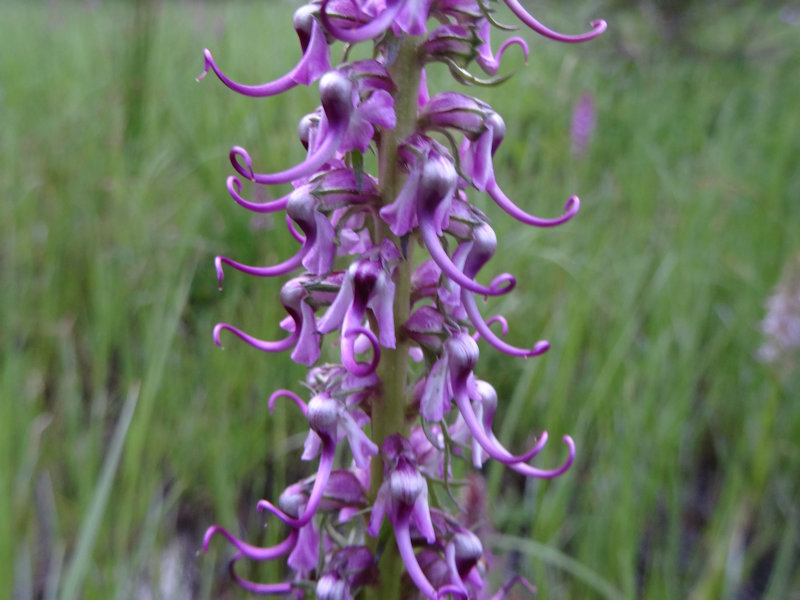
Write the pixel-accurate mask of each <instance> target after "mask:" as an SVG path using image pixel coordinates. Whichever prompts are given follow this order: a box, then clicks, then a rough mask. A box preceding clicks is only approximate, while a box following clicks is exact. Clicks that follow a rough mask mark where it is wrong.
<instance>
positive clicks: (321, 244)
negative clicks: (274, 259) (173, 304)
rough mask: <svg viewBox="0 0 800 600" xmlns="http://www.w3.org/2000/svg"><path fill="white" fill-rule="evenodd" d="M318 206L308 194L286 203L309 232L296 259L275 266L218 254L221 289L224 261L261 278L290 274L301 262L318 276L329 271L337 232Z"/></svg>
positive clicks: (295, 219)
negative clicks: (258, 265) (319, 210)
mask: <svg viewBox="0 0 800 600" xmlns="http://www.w3.org/2000/svg"><path fill="white" fill-rule="evenodd" d="M316 205H317V200H316V198H314V197H313V196H311V195H310V194H308V193H294V194H292V195H291V196H289V200H288V202H287V204H286V214H287V215H288V216H289V217H291V218H292V219H293V220H294V221H295V222H296V223H297V224H298V225H299V226H300V229H302V230H303V233H304V234H305V240H304V241H303V247H302V248H301V249H300V251H299V252H298V253H297V254H295V255H294V256H293V257H292V258H290V259H288V260H285V261H284V262H282V263H280V264H278V265H274V266H271V267H251V266H248V265H243V264H242V263H239V262H236V261H234V260H231V259H230V258H227V257H225V256H217V257H216V258H215V259H214V264H215V266H216V269H217V280H218V281H219V287H220V289H222V280H223V278H224V273H223V271H222V265H223V263H224V264H227V265H230V266H232V267H233V268H234V269H237V270H239V271H242V272H243V273H247V274H249V275H255V276H257V277H276V276H278V275H286V274H287V273H290V272H291V271H293V270H295V269H297V268H298V267H299V266H300V265H301V264H302V265H303V266H305V267H306V268H307V269H309V271H310V272H311V273H313V274H315V275H323V274H325V273H327V272H328V271H329V270H330V268H331V266H332V264H333V258H334V256H335V247H334V244H333V235H334V231H333V226H332V225H331V224H330V221H328V220H327V219H326V218H325V217H324V216H323V215H322V214H320V213H318V212H317V210H316Z"/></svg>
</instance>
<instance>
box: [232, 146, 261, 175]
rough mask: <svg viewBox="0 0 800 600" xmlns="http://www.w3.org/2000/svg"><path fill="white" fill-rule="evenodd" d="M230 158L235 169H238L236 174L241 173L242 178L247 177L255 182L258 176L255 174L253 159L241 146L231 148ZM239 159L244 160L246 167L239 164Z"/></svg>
mask: <svg viewBox="0 0 800 600" xmlns="http://www.w3.org/2000/svg"><path fill="white" fill-rule="evenodd" d="M229 157H230V159H231V164H232V165H233V168H234V169H236V172H237V173H239V174H240V175H241V176H242V177H247V179H249V180H250V181H255V178H256V175H255V173H254V172H253V159H251V158H250V154H249V153H248V152H247V150H245V149H244V148H242V147H241V146H234V147H233V148H231V151H230V153H229ZM239 157H241V158H242V159H243V160H244V166H242V165H241V164H240V163H239Z"/></svg>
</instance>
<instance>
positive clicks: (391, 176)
mask: <svg viewBox="0 0 800 600" xmlns="http://www.w3.org/2000/svg"><path fill="white" fill-rule="evenodd" d="M418 44H419V40H417V39H415V38H412V37H404V38H402V39H401V40H400V45H399V48H398V53H397V57H396V58H395V60H394V62H393V63H392V65H391V66H390V67H389V74H390V75H391V77H392V81H394V83H395V85H396V86H397V91H396V92H395V94H394V108H395V114H396V116H397V125H396V127H395V129H394V130H391V131H389V130H384V131H382V132H381V139H380V145H379V148H378V161H379V177H380V182H381V190H382V191H381V200H382V204H383V205H387V204H390V203H392V202H394V200H395V198H396V197H397V195H398V193H399V192H400V189H401V187H402V184H403V179H404V178H403V175H402V173H400V172H399V170H398V167H397V149H398V146H399V145H400V144H401V143H402V141H403V140H404V139H405V138H407V137H408V136H409V135H411V134H412V133H413V132H414V130H415V128H416V121H417V95H418V91H419V83H420V75H421V65H420V64H419V60H418V51H417V48H418ZM380 227H381V230H380V231H381V233H380V235H381V239H386V238H389V239H391V240H392V241H394V243H395V244H396V245H397V247H398V248H402V249H403V251H404V252H405V255H404V257H403V260H402V261H401V262H400V264H399V265H398V266H397V268H396V270H395V273H394V284H395V297H394V325H395V337H396V340H397V343H396V347H395V349H393V350H392V349H389V348H383V349H382V350H381V361H380V364H379V365H378V375H379V377H380V380H381V390H380V393H379V394H377V397H375V398H374V399H373V401H372V415H371V419H372V439H373V441H374V442H375V443H376V444H378V445H379V446H380V445H381V444H382V443H383V441H384V440H385V439H386V438H387V437H388V436H390V435H392V434H393V433H400V434H402V435H404V436H408V429H409V425H408V423H407V422H406V418H405V412H406V404H407V395H408V350H409V341H408V340H407V339H406V337H405V335H404V334H403V331H402V326H403V324H404V323H405V322H406V321H407V320H408V316H409V311H410V308H411V300H410V298H411V270H412V267H413V257H412V250H413V244H412V243H410V240H406V241H407V242H408V243H407V244H406V245H405V246H406V247H404V246H403V244H402V243H401V240H399V239H398V238H397V236H395V235H394V234H392V232H391V231H390V230H389V228H388V226H387V225H386V224H385V223H381V225H380ZM382 481H383V465H382V463H381V460H380V459H379V457H375V458H374V459H373V460H372V466H371V489H370V497H371V499H372V500H373V501H374V499H375V496H376V495H377V493H378V488H379V487H380V485H381V483H382ZM374 542H375V545H376V546H377V542H378V540H375V541H374ZM379 569H380V580H379V583H378V585H377V586H376V587H373V588H370V589H369V590H368V591H367V594H366V596H367V598H370V599H371V600H378V599H379V600H394V599H395V598H398V597H399V595H400V590H401V586H400V578H401V577H402V575H403V571H404V567H403V561H402V559H401V558H400V555H399V553H398V552H397V548H396V547H395V546H394V544H391V543H389V544H387V545H386V547H385V548H383V553H382V555H381V557H380V560H379Z"/></svg>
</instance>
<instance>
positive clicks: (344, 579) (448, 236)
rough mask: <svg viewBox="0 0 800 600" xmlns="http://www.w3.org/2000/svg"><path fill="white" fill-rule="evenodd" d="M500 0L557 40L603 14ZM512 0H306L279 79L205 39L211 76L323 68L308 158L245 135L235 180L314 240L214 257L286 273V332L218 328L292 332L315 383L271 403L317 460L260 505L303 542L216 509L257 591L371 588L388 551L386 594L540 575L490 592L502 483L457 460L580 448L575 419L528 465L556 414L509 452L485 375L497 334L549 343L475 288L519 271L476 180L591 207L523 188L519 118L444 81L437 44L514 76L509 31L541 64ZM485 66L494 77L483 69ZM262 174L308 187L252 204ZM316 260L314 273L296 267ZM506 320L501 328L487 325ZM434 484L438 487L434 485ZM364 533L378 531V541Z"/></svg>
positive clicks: (492, 287)
mask: <svg viewBox="0 0 800 600" xmlns="http://www.w3.org/2000/svg"><path fill="white" fill-rule="evenodd" d="M504 1H505V2H506V4H507V5H508V7H509V8H510V9H511V11H512V12H513V13H514V14H516V15H517V16H518V17H519V19H520V20H521V21H522V22H523V23H525V24H526V25H527V26H529V27H531V28H532V29H533V30H534V31H536V32H538V33H540V34H541V35H544V36H546V37H549V38H552V39H556V40H560V41H564V42H581V41H585V40H588V39H591V38H592V37H594V36H596V35H598V34H599V33H601V32H602V31H603V30H604V29H605V27H606V25H605V22H604V21H595V22H593V23H592V27H593V29H592V30H591V31H589V32H587V33H584V34H580V35H564V34H561V33H557V32H554V31H552V30H550V29H548V28H547V27H545V26H544V25H542V24H541V23H539V22H538V21H537V20H535V19H534V18H533V17H532V16H531V15H530V14H529V13H528V12H527V11H526V10H525V9H524V8H523V7H522V4H521V2H522V0H504ZM494 2H496V0H306V4H305V5H304V6H302V7H300V8H299V9H297V11H296V12H295V14H294V20H293V23H294V29H295V31H296V33H297V36H298V39H299V42H300V47H301V50H302V57H301V58H300V60H299V61H298V62H297V64H296V66H295V67H294V68H293V69H292V70H291V71H290V72H289V73H287V74H286V75H284V76H283V77H280V78H278V79H276V80H274V81H271V82H268V83H265V84H262V85H252V86H251V85H243V84H240V83H238V82H236V81H233V80H232V79H230V78H228V77H227V76H226V75H225V74H224V73H223V71H222V70H220V68H219V67H218V66H217V64H216V63H215V61H214V58H213V56H212V55H211V53H210V52H209V51H208V50H206V51H205V52H204V59H205V70H204V73H203V75H201V77H200V78H202V77H203V76H204V75H206V74H207V73H208V72H209V71H214V73H215V74H216V76H217V77H218V78H219V79H220V80H221V81H222V82H223V84H224V85H226V86H227V87H229V88H231V89H233V90H235V91H237V92H239V93H241V94H244V95H247V96H253V97H264V96H271V95H273V94H277V93H280V92H283V91H286V90H288V89H290V88H293V87H295V86H298V85H310V84H312V83H313V82H315V81H318V92H319V98H320V106H318V107H316V108H314V109H313V110H311V111H310V112H308V113H307V114H306V115H305V116H303V117H302V118H301V119H300V122H299V124H298V126H297V130H296V131H297V137H298V139H299V141H300V143H301V144H302V146H303V148H304V149H305V158H304V159H303V160H301V161H300V162H299V164H294V165H293V166H290V167H289V168H286V169H284V170H282V171H279V172H273V173H257V172H256V171H255V169H254V167H253V160H252V159H251V156H250V154H249V153H248V151H247V150H245V149H244V148H241V147H239V146H234V147H233V148H231V150H230V153H229V158H230V162H231V165H232V166H233V169H234V173H233V174H232V175H231V176H230V177H228V179H227V181H226V187H227V190H228V193H229V195H230V196H231V198H233V200H234V201H235V202H236V203H237V204H238V205H239V206H241V207H243V208H245V209H247V210H249V211H251V212H254V213H259V214H269V213H277V214H276V216H275V223H276V224H278V225H279V226H278V227H277V229H278V233H279V234H280V235H283V232H282V229H283V227H282V226H281V225H280V219H281V218H282V219H283V220H284V221H285V224H286V227H287V229H288V232H289V234H290V235H291V237H292V238H294V240H296V241H297V242H298V243H299V250H297V249H296V254H295V255H294V256H292V257H291V258H289V259H287V260H284V261H283V262H281V263H279V264H276V265H272V266H265V267H258V266H249V265H244V264H241V263H238V262H235V261H233V260H231V259H229V258H227V257H224V256H217V257H216V258H215V268H216V271H217V278H218V280H219V284H220V287H221V285H222V280H223V267H225V266H230V267H233V268H235V269H237V270H239V271H242V272H244V273H248V274H251V275H255V276H259V277H273V276H278V275H288V276H289V277H287V279H289V281H287V282H286V283H285V284H284V285H283V287H282V288H281V292H280V301H281V304H282V305H283V307H284V309H285V310H286V316H285V317H284V318H283V319H282V320H281V321H280V322H279V327H280V329H281V330H282V331H284V332H285V333H284V334H283V335H284V338H283V339H278V340H275V341H265V340H261V339H258V338H255V337H253V336H251V335H249V334H247V333H244V332H243V331H241V330H239V329H237V328H236V327H234V326H232V325H229V324H227V323H219V324H217V325H216V326H215V328H214V341H215V343H217V344H218V345H219V344H221V341H220V337H221V335H222V332H223V331H230V332H231V333H232V334H233V335H235V336H237V337H239V338H240V339H242V340H244V341H245V342H246V343H248V344H250V345H252V346H254V347H255V348H257V349H259V350H262V351H266V352H278V351H288V352H290V353H291V359H292V361H294V362H295V363H298V364H303V365H306V366H308V367H309V368H308V370H307V372H306V374H305V376H304V378H303V380H302V382H301V385H303V387H304V388H305V389H306V390H307V391H308V392H309V393H308V396H307V397H306V396H303V397H302V398H301V396H300V395H298V394H295V393H294V392H293V391H290V390H289V389H279V390H277V391H275V392H274V393H272V394H271V395H270V396H269V399H268V401H267V406H266V408H268V409H269V411H270V412H272V411H273V410H274V408H275V403H276V402H277V401H278V400H279V399H282V398H285V399H287V400H289V401H291V402H292V403H294V405H295V406H296V407H297V409H299V411H300V412H301V413H302V414H303V416H304V417H305V418H306V421H307V423H308V431H307V435H306V436H305V441H304V443H303V449H302V454H301V455H300V457H299V458H300V460H301V461H308V462H305V463H301V464H307V465H308V466H309V467H310V469H309V470H310V471H311V473H307V474H305V475H304V476H303V477H302V478H301V479H300V480H299V481H297V482H295V483H292V484H290V485H289V486H288V487H286V488H285V489H284V490H283V492H282V493H281V494H280V496H279V497H278V499H277V501H276V502H275V503H274V504H273V502H272V501H271V500H268V499H264V500H260V501H259V502H258V504H257V509H258V511H259V512H267V513H269V514H271V515H274V516H275V517H277V518H278V519H279V520H280V521H281V522H282V523H283V526H284V527H286V528H287V529H288V534H287V535H286V537H285V539H283V541H282V542H280V543H279V544H277V545H275V546H272V547H269V548H258V547H256V546H251V545H249V544H247V543H246V542H244V541H242V540H240V539H238V538H237V537H235V536H233V535H231V534H230V533H229V532H228V531H226V530H225V529H222V528H221V527H218V526H214V527H212V528H209V529H208V531H207V532H206V536H205V539H204V541H203V549H204V550H206V549H207V548H208V546H209V542H210V539H211V538H213V536H215V535H219V536H221V537H224V538H226V539H227V540H228V542H229V543H230V544H231V545H232V546H233V548H234V550H235V553H234V556H233V558H232V559H231V560H230V562H229V571H230V578H231V580H232V581H234V582H235V583H237V584H239V585H240V586H241V587H242V588H244V589H246V590H249V591H251V592H253V593H257V594H276V595H289V596H292V597H295V598H302V597H305V596H307V595H309V594H312V595H315V596H316V597H317V598H318V600H353V599H354V598H358V597H360V596H361V595H364V594H366V595H369V594H370V593H372V592H370V591H369V590H367V589H366V586H373V585H375V584H376V583H378V581H377V579H378V577H377V569H378V564H379V562H380V564H381V571H382V573H381V578H382V579H383V580H382V581H381V582H380V586H381V589H382V590H387V591H392V592H396V593H394V595H392V596H391V598H390V597H387V599H386V600H393V599H394V598H398V597H403V598H408V600H420V599H425V600H445V599H448V600H474V599H476V598H490V600H504V598H505V596H506V595H507V594H508V590H509V589H510V587H511V585H513V584H514V583H515V582H517V581H520V582H522V583H523V584H524V585H526V587H528V589H531V590H533V589H535V588H532V586H530V584H528V583H527V581H525V580H524V579H521V578H518V577H517V578H513V579H511V580H510V581H509V582H508V583H507V584H506V585H505V586H503V587H502V588H501V589H500V590H499V591H498V592H497V593H496V594H494V595H493V596H491V592H489V589H488V586H487V584H486V576H487V572H486V571H487V561H488V560H489V559H490V557H489V556H488V555H487V553H486V552H485V551H484V546H483V544H482V543H481V540H480V538H479V533H480V529H481V523H482V522H483V520H484V518H485V512H486V507H485V504H486V503H485V502H484V500H483V496H484V495H485V494H483V493H482V492H481V491H480V490H479V489H478V487H479V486H478V485H476V484H474V481H468V482H467V483H468V485H469V488H468V490H467V495H466V496H464V497H461V498H459V497H457V495H456V493H455V490H454V486H455V485H458V484H459V483H460V482H458V481H456V480H454V479H453V477H454V473H456V474H457V473H459V472H460V471H458V470H456V469H455V468H453V465H452V464H451V459H453V458H459V457H465V456H466V457H467V458H471V461H472V463H473V465H474V467H475V468H477V469H480V468H481V467H482V466H483V464H484V463H485V462H486V461H487V460H489V459H490V458H493V459H495V460H498V461H500V462H501V463H503V464H504V465H505V466H508V467H509V468H510V469H512V470H514V471H516V472H518V473H520V474H523V475H525V476H527V477H536V478H544V479H549V478H552V477H556V476H557V475H560V474H561V473H563V472H564V471H566V470H567V468H569V466H570V465H571V464H572V462H573V460H574V457H575V444H574V442H573V441H572V438H570V437H569V436H564V437H563V438H562V439H563V442H564V443H565V444H566V445H567V447H568V456H567V459H566V460H565V461H564V463H563V464H561V466H558V467H556V468H553V469H541V468H537V467H534V466H532V465H531V464H530V463H531V462H532V460H533V459H534V458H535V457H537V456H538V455H539V454H540V453H541V452H542V451H543V450H544V448H545V445H546V444H547V442H548V434H547V432H546V431H544V432H542V433H541V434H540V435H539V436H538V437H537V438H536V439H535V441H534V443H533V444H531V445H529V446H527V448H526V449H525V451H524V452H523V453H520V454H512V453H511V452H510V451H509V450H508V449H506V447H505V446H503V444H502V443H501V442H500V441H499V440H498V439H497V436H496V435H495V433H494V431H493V424H494V417H495V414H496V411H497V408H498V397H497V392H496V391H495V389H494V388H493V387H492V386H491V385H490V384H489V383H487V382H485V381H482V380H480V379H478V378H477V376H476V373H475V372H474V371H475V367H476V364H477V360H478V356H479V349H478V343H477V342H478V341H479V340H481V339H483V340H485V341H486V343H487V344H488V345H489V346H491V347H492V348H493V349H496V350H499V351H501V352H503V353H506V354H508V355H510V356H516V357H531V356H536V355H538V354H541V353H543V352H545V351H547V349H548V348H549V343H548V342H547V341H544V340H540V341H538V342H536V343H535V344H533V347H532V348H527V347H517V346H514V345H512V344H509V343H508V342H506V341H505V339H506V338H505V336H506V335H507V334H508V323H507V321H506V320H505V318H504V317H502V316H499V315H497V316H494V317H492V318H489V319H488V320H486V319H484V317H483V316H482V315H481V313H480V310H479V309H478V300H477V297H476V294H479V295H482V296H499V295H502V294H505V293H508V292H510V291H511V290H512V289H513V288H514V287H515V285H516V279H515V278H514V276H513V275H511V274H510V273H501V274H500V275H497V276H495V277H494V278H493V279H492V280H491V282H490V283H489V284H488V285H484V284H483V283H478V275H479V274H480V273H481V270H482V269H483V268H484V266H485V265H486V264H487V262H488V261H489V260H490V259H491V258H492V257H493V256H494V254H495V251H496V249H497V241H498V240H497V235H496V234H495V231H494V230H493V229H492V227H491V226H490V225H489V223H490V217H489V216H487V215H485V214H484V213H483V211H482V210H481V209H479V208H478V207H477V206H475V205H473V204H472V203H471V194H472V192H477V193H481V194H484V193H485V194H486V195H488V196H489V197H491V198H492V200H493V202H494V204H496V205H497V206H498V207H499V208H500V209H501V210H502V211H504V212H505V213H507V214H509V215H510V216H512V217H513V218H515V219H517V220H519V221H521V222H522V223H525V224H528V225H533V226H537V227H553V226H556V225H560V224H562V223H564V222H566V221H569V220H570V219H571V218H572V217H573V216H574V215H575V214H576V213H577V211H578V208H579V205H580V202H579V200H578V198H577V196H573V197H571V198H570V199H569V200H568V201H567V203H566V206H565V208H564V213H563V214H562V215H561V216H559V217H557V218H554V219H542V218H539V217H536V216H534V215H531V214H528V213H527V212H525V211H523V210H522V209H521V208H519V207H518V206H516V205H515V204H514V203H513V202H512V201H511V200H509V198H508V197H506V195H505V193H504V192H503V191H502V189H501V188H500V186H499V185H498V183H497V180H496V178H495V172H494V163H493V161H494V155H495V153H496V151H497V149H498V147H499V145H500V144H501V143H502V141H503V138H504V136H505V135H506V132H507V129H506V124H505V122H504V121H503V119H502V117H501V116H500V115H499V114H498V113H497V112H496V111H495V110H494V109H493V108H492V107H491V106H490V105H489V104H488V103H486V102H485V101H483V100H481V99H479V98H476V97H472V96H469V95H467V94H463V93H458V92H452V91H438V90H434V91H436V92H438V93H435V94H434V95H433V96H431V94H430V92H429V91H428V86H427V82H426V72H425V68H426V65H428V64H431V63H435V62H439V63H444V64H445V65H446V66H447V68H448V70H449V71H450V73H451V75H452V76H453V77H454V78H455V80H456V81H457V82H460V83H463V84H466V85H476V86H477V85H481V86H486V85H497V84H500V83H502V82H503V81H505V80H506V79H508V78H509V77H511V75H512V74H513V73H511V74H507V75H506V74H499V73H498V72H499V71H500V67H501V64H500V63H501V61H502V60H503V57H504V56H505V53H506V51H507V50H508V49H509V48H510V47H511V46H519V48H520V50H521V52H522V54H523V55H524V58H525V62H526V63H527V59H528V53H529V48H528V45H527V43H526V42H525V40H523V39H522V38H520V37H511V38H510V39H506V40H505V41H503V42H502V43H501V44H500V45H499V48H497V51H496V52H495V51H494V47H493V45H492V41H491V30H492V29H493V28H498V29H500V30H503V31H512V30H514V29H515V27H513V26H507V25H503V24H501V23H499V22H498V21H497V20H495V18H494V16H493V13H494V9H495V6H494V5H493V4H492V3H494ZM429 26H430V27H431V30H430V31H428V27H429ZM337 41H340V42H343V43H344V49H343V52H342V54H341V56H342V59H341V61H340V62H339V64H336V65H334V66H331V62H330V58H331V50H332V48H333V46H334V45H336V42H337ZM365 41H371V48H370V49H369V50H367V49H364V48H362V49H353V45H354V44H356V43H359V42H365ZM364 50H366V51H364ZM356 55H358V57H359V58H358V59H356V58H355V57H356ZM367 57H368V58H367ZM473 64H477V67H478V69H480V70H482V72H483V73H485V74H486V75H484V78H479V77H478V76H477V75H476V74H475V73H473ZM584 112H585V111H584ZM584 121H586V119H584ZM587 122H588V121H587ZM591 125H592V124H591V123H590V126H591ZM589 128H591V127H589ZM584 129H586V127H584ZM573 130H575V127H573ZM576 135H577V134H576ZM575 137H576V136H575V135H573V138H575ZM584 137H586V136H584ZM576 139H577V138H576ZM584 141H585V140H584ZM245 180H247V181H248V182H250V183H253V184H259V185H283V184H288V185H290V186H291V187H292V188H293V190H292V191H291V192H289V193H287V194H286V195H285V196H283V197H280V198H277V199H274V200H269V201H266V199H264V198H260V200H261V201H251V200H250V199H247V198H244V197H243V195H242V190H243V186H244V183H245ZM470 188H471V190H470ZM253 189H254V190H256V191H258V190H257V188H253ZM254 199H255V200H259V198H258V197H255V198H254ZM281 212H283V214H281ZM420 252H423V254H424V255H423V256H420V255H419V253H420ZM300 268H302V269H304V272H303V273H302V274H299V275H296V274H290V273H291V272H292V271H294V270H295V269H300ZM498 322H499V323H500V331H498V328H497V327H495V328H492V327H491V326H492V324H493V323H498ZM325 336H331V338H332V339H329V340H328V342H327V343H326V344H325V346H324V347H333V348H337V345H338V348H337V349H336V352H337V356H336V360H335V362H332V363H328V362H319V361H320V357H321V355H322V348H323V345H322V338H323V337H325ZM409 361H413V362H414V363H415V364H414V365H413V368H409V365H408V362H409ZM307 398H310V399H307ZM373 438H375V439H373ZM376 442H378V443H380V448H379V446H378V443H376ZM470 450H471V452H470ZM378 455H379V458H378ZM373 459H374V460H380V461H381V463H380V464H378V463H374V462H373ZM334 463H335V466H336V468H334ZM430 483H434V484H435V485H436V487H435V488H434V490H432V491H436V492H437V493H435V494H432V495H431V497H430V498H429V485H430ZM440 489H441V490H442V491H443V492H445V493H444V494H439V493H438V492H439V491H440ZM384 521H386V523H384ZM365 535H369V536H372V537H373V538H377V539H375V540H374V543H370V544H366V543H365V542H366V540H365V539H364V538H365ZM392 537H394V542H392V540H391V538H392ZM392 544H393V546H394V547H392ZM370 548H372V550H371V549H370ZM373 551H374V552H375V553H374V554H373ZM241 559H250V560H258V561H260V560H274V559H280V560H281V561H282V562H284V563H285V565H286V566H287V568H288V569H289V570H290V571H291V575H289V576H288V577H286V579H285V581H282V582H276V583H259V582H256V581H249V580H247V579H245V578H243V577H241V576H240V574H239V573H237V570H236V568H237V567H236V564H237V562H239V561H240V560H241ZM384 567H386V568H385V569H384ZM389 577H391V579H385V578H389ZM409 579H410V583H411V584H412V589H407V588H406V583H407V581H408V580H409ZM413 588H416V589H413Z"/></svg>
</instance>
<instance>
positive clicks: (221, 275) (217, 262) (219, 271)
mask: <svg viewBox="0 0 800 600" xmlns="http://www.w3.org/2000/svg"><path fill="white" fill-rule="evenodd" d="M214 269H216V271H217V284H218V287H219V291H220V292H221V291H222V280H223V279H224V278H225V273H223V272H222V257H221V256H215V257H214Z"/></svg>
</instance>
